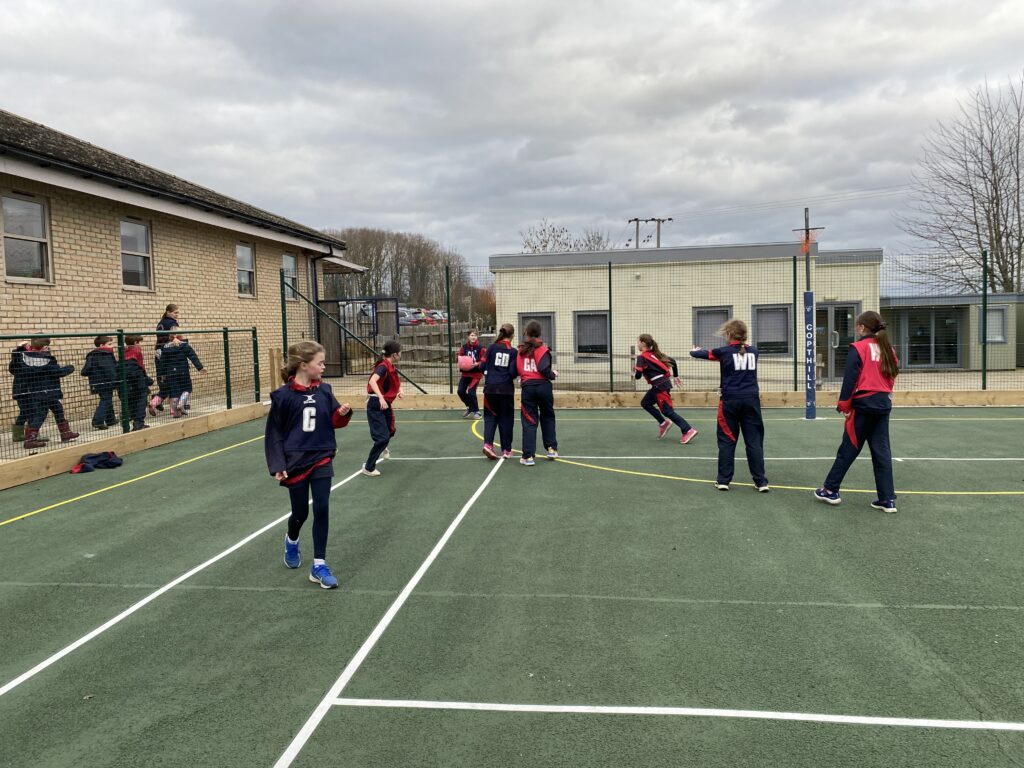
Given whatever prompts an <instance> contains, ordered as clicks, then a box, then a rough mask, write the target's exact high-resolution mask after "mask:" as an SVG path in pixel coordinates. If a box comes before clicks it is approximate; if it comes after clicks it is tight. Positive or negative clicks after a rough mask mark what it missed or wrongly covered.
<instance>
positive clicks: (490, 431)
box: [484, 392, 516, 451]
mask: <svg viewBox="0 0 1024 768" xmlns="http://www.w3.org/2000/svg"><path fill="white" fill-rule="evenodd" d="M515 422H516V396H515V395H498V394H490V393H487V392H484V442H485V443H486V444H487V445H494V433H495V432H497V433H499V435H500V437H501V450H502V451H511V450H512V430H513V429H514V427H515Z"/></svg>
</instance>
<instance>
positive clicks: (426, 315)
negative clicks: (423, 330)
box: [420, 308, 437, 325]
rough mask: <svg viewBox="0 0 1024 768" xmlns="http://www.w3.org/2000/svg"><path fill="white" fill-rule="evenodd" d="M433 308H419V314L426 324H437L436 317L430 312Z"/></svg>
mask: <svg viewBox="0 0 1024 768" xmlns="http://www.w3.org/2000/svg"><path fill="white" fill-rule="evenodd" d="M432 311H433V310H430V309H426V308H421V309H420V315H421V316H422V317H423V322H425V323H426V324H427V325H437V319H436V318H435V317H434V316H433V315H432V314H431V312H432Z"/></svg>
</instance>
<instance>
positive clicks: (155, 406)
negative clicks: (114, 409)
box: [150, 304, 180, 416]
mask: <svg viewBox="0 0 1024 768" xmlns="http://www.w3.org/2000/svg"><path fill="white" fill-rule="evenodd" d="M179 313H180V310H179V309H178V305H177V304H168V305H167V308H166V309H165V310H164V316H163V317H161V318H160V322H158V323H157V324H156V329H157V331H165V333H157V335H156V352H155V354H154V355H153V359H154V360H155V361H156V383H157V393H156V395H154V397H153V400H152V402H151V405H150V413H151V414H152V415H153V416H156V411H158V410H159V411H162V410H163V409H164V406H163V401H164V400H166V399H167V377H166V375H165V373H164V364H163V349H164V347H166V346H167V344H168V343H169V342H170V340H171V334H170V331H173V330H174V329H175V328H177V327H178V314H179Z"/></svg>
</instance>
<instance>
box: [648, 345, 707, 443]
mask: <svg viewBox="0 0 1024 768" xmlns="http://www.w3.org/2000/svg"><path fill="white" fill-rule="evenodd" d="M636 344H637V350H638V351H639V352H640V354H639V355H637V358H636V366H635V367H634V368H633V378H636V379H639V378H641V377H643V378H644V379H646V380H647V383H648V384H650V385H651V388H650V389H649V390H648V391H647V394H646V395H644V398H643V400H641V401H640V406H641V407H642V408H643V409H644V410H645V411H647V412H648V413H649V414H651V416H652V417H653V418H654V420H655V421H657V422H658V439H659V440H661V439H662V438H663V437H665V434H666V433H667V432H668V431H669V429H671V427H672V425H673V424H675V425H676V426H677V427H679V431H680V432H681V433H682V436H681V437H680V438H679V442H680V443H682V444H683V445H686V444H687V443H688V442H690V441H691V440H693V438H695V437H696V436H697V430H696V429H694V428H693V427H691V426H690V425H689V423H687V421H686V419H684V418H683V417H682V416H680V415H679V414H678V413H676V409H675V406H673V404H672V394H671V392H672V384H673V383H675V384H676V385H679V383H680V382H679V368H678V366H677V365H676V361H675V360H673V359H672V358H671V357H669V356H668V355H666V354H665V353H664V352H662V351H661V350H660V349H659V348H658V342H656V341H655V340H654V339H653V338H652V336H651V334H649V333H641V334H640V336H639V337H638V338H637V340H636ZM669 368H671V370H672V376H671V377H669Z"/></svg>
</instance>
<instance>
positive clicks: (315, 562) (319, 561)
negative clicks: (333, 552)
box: [313, 557, 327, 565]
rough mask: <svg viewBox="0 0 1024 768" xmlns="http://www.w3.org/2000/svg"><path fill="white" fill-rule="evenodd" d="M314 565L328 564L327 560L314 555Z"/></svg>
mask: <svg viewBox="0 0 1024 768" xmlns="http://www.w3.org/2000/svg"><path fill="white" fill-rule="evenodd" d="M313 565H327V561H326V560H324V559H322V558H319V557H314V558H313Z"/></svg>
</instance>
